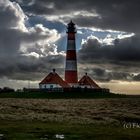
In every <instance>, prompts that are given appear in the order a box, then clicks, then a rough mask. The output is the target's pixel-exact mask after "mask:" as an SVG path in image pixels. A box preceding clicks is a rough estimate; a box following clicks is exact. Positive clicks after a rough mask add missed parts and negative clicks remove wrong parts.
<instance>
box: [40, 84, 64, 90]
mask: <svg viewBox="0 0 140 140" xmlns="http://www.w3.org/2000/svg"><path fill="white" fill-rule="evenodd" d="M39 88H40V89H50V88H61V86H60V85H59V84H40V85H39Z"/></svg>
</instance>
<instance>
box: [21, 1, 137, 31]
mask: <svg viewBox="0 0 140 140" xmlns="http://www.w3.org/2000/svg"><path fill="white" fill-rule="evenodd" d="M29 3H31V2H30V1H29ZM29 3H28V4H27V2H26V3H25V2H24V1H23V3H22V4H21V6H22V7H23V9H24V10H25V11H26V12H27V13H32V14H35V15H36V14H37V15H38V14H39V15H46V16H47V15H49V16H50V15H52V16H53V15H58V16H59V15H65V14H69V15H70V14H71V13H72V12H73V13H74V12H77V11H82V10H83V11H88V12H89V13H90V15H88V14H87V15H86V13H85V15H83V14H80V13H79V14H78V15H75V16H72V17H69V16H64V17H63V18H62V17H61V18H60V19H62V20H64V21H68V20H69V18H72V19H74V21H75V22H76V24H78V25H79V26H85V27H98V28H102V29H112V30H121V31H127V32H135V33H139V32H140V29H139V25H140V18H139V13H140V5H139V4H138V3H139V1H138V0H133V1H132V0H105V1H101V0H86V1H85V0H77V1H75V0H71V1H66V0H59V1H54V0H47V1H46V0H36V1H35V2H33V3H32V4H29ZM92 13H93V15H94V14H95V13H97V16H96V17H94V16H92Z"/></svg>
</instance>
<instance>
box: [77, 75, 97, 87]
mask: <svg viewBox="0 0 140 140" xmlns="http://www.w3.org/2000/svg"><path fill="white" fill-rule="evenodd" d="M78 84H79V86H80V87H81V88H94V89H100V87H99V85H98V84H96V82H95V81H93V80H92V79H91V78H90V77H89V76H88V75H87V73H85V75H84V76H83V77H82V78H81V79H80V80H79V82H78Z"/></svg>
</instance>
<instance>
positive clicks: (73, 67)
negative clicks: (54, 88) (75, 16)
mask: <svg viewBox="0 0 140 140" xmlns="http://www.w3.org/2000/svg"><path fill="white" fill-rule="evenodd" d="M67 34H68V35H67V37H68V39H67V50H66V65H65V81H66V82H67V83H68V84H69V85H70V86H74V87H75V86H77V83H78V74H77V57H76V43H75V34H76V28H75V24H74V23H73V22H72V21H71V22H70V23H69V24H68V27H67Z"/></svg>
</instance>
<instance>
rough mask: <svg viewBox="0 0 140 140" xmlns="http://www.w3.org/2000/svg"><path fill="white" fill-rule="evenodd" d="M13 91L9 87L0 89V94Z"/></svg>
mask: <svg viewBox="0 0 140 140" xmlns="http://www.w3.org/2000/svg"><path fill="white" fill-rule="evenodd" d="M14 91H15V90H14V89H12V88H9V87H4V88H0V93H9V92H14Z"/></svg>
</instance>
